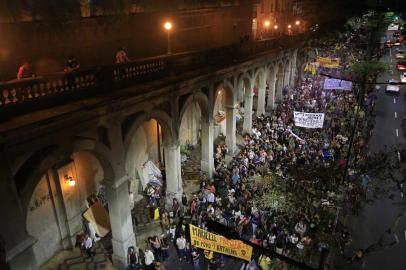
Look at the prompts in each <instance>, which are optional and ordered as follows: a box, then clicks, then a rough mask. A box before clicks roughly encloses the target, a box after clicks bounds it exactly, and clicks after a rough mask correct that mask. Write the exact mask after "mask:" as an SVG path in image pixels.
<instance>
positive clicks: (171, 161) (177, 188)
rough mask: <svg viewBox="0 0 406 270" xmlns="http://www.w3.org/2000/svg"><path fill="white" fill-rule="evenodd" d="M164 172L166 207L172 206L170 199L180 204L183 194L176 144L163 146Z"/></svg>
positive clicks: (178, 150) (178, 151) (177, 145)
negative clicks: (175, 199)
mask: <svg viewBox="0 0 406 270" xmlns="http://www.w3.org/2000/svg"><path fill="white" fill-rule="evenodd" d="M164 149H165V171H166V206H167V207H171V206H172V199H173V198H177V199H178V200H179V202H180V200H181V197H182V192H183V187H182V175H181V163H180V145H179V144H178V143H174V144H165V145H164Z"/></svg>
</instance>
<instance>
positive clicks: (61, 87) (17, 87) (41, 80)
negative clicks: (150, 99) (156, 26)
mask: <svg viewBox="0 0 406 270" xmlns="http://www.w3.org/2000/svg"><path fill="white" fill-rule="evenodd" d="M301 39H302V40H303V37H302V38H301ZM298 40H300V37H299V36H295V37H281V38H280V39H273V40H263V41H256V42H250V43H244V44H237V45H231V46H227V47H220V48H214V49H210V50H206V51H198V52H188V53H179V54H174V55H167V56H160V57H154V58H148V59H142V60H138V61H135V62H131V63H128V64H123V65H112V66H104V67H97V68H94V69H90V70H83V71H79V72H72V73H57V74H52V75H47V76H41V77H33V78H26V79H21V80H13V81H9V82H6V83H0V118H4V117H5V116H6V115H7V113H6V112H7V111H10V110H11V109H12V111H13V112H14V113H13V114H11V115H15V114H18V113H24V112H25V110H22V112H20V111H19V110H18V109H17V108H22V107H24V106H25V105H26V104H30V105H32V103H34V102H35V103H38V105H39V104H40V103H41V100H48V101H50V100H51V102H48V103H47V104H48V106H50V105H55V103H53V102H52V100H57V99H56V97H58V100H59V102H64V101H65V98H66V97H70V98H71V99H72V97H73V99H74V97H75V96H77V97H78V98H81V97H84V96H86V95H89V96H90V95H93V94H97V93H98V92H103V91H104V90H106V91H107V90H108V91H109V92H111V91H112V90H115V89H118V88H122V87H128V86H130V85H134V84H136V83H139V82H146V81H148V80H153V79H158V78H162V77H163V76H165V75H167V74H174V73H181V72H183V71H185V70H192V69H197V68H199V67H202V66H213V65H217V64H222V63H227V62H230V63H231V62H232V61H235V60H241V59H244V58H247V57H250V56H254V55H255V54H258V53H261V52H265V51H270V50H273V49H277V48H280V47H281V46H282V45H283V46H284V47H288V46H290V45H291V43H292V42H297V41H298ZM79 93H80V94H79ZM56 103H58V102H56ZM31 107H32V106H31ZM34 107H35V106H34ZM37 107H38V106H37ZM44 107H46V106H45V105H44ZM8 115H9V116H10V114H8ZM6 117H7V116H6Z"/></svg>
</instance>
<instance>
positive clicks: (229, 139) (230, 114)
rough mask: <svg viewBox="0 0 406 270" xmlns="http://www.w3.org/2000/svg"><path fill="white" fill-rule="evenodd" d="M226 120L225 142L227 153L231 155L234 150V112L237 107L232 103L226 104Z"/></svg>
mask: <svg viewBox="0 0 406 270" xmlns="http://www.w3.org/2000/svg"><path fill="white" fill-rule="evenodd" d="M226 108H227V112H226V119H227V120H226V121H227V127H226V128H227V131H226V144H227V147H228V155H229V156H233V155H234V153H235V151H236V141H237V140H236V120H235V117H236V113H237V109H236V108H235V106H234V105H228V106H226Z"/></svg>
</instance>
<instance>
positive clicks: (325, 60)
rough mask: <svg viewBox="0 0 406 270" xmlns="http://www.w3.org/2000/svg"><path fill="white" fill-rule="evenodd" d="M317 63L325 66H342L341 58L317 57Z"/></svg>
mask: <svg viewBox="0 0 406 270" xmlns="http://www.w3.org/2000/svg"><path fill="white" fill-rule="evenodd" d="M317 63H319V66H321V67H325V68H339V67H340V58H330V57H320V56H318V57H317Z"/></svg>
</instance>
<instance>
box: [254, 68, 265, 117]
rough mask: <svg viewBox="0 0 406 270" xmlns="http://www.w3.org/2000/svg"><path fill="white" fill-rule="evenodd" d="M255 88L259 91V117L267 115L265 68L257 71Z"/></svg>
mask: <svg viewBox="0 0 406 270" xmlns="http://www.w3.org/2000/svg"><path fill="white" fill-rule="evenodd" d="M254 88H255V89H257V93H258V100H257V116H260V115H262V114H265V104H266V102H265V98H266V76H265V71H264V69H263V68H260V69H258V70H257V72H256V73H255V75H254Z"/></svg>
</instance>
